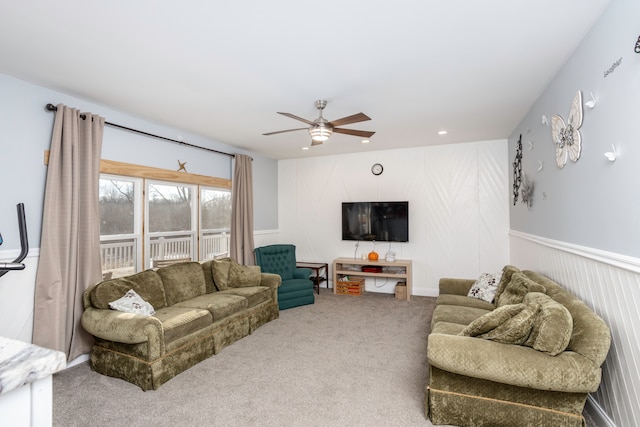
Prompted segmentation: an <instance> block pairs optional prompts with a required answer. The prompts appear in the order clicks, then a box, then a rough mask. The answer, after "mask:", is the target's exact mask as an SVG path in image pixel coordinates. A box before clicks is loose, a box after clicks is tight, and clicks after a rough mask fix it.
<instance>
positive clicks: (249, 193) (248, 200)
mask: <svg viewBox="0 0 640 427" xmlns="http://www.w3.org/2000/svg"><path fill="white" fill-rule="evenodd" d="M229 250H230V251H231V254H230V256H231V258H233V259H234V260H236V262H238V263H239V264H244V265H254V264H255V257H254V255H253V169H252V167H251V157H249V156H245V155H244V154H236V155H235V168H234V170H233V181H232V183H231V244H230V248H229Z"/></svg>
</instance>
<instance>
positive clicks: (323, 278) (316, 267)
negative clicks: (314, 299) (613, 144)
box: [296, 261, 329, 295]
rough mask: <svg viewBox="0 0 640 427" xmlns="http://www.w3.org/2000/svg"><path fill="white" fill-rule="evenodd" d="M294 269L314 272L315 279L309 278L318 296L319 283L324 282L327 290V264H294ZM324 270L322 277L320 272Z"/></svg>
mask: <svg viewBox="0 0 640 427" xmlns="http://www.w3.org/2000/svg"><path fill="white" fill-rule="evenodd" d="M296 267H300V268H310V269H311V270H313V271H315V273H316V277H310V279H311V280H312V281H313V287H314V288H316V292H317V293H318V295H320V283H321V282H324V281H326V282H327V289H328V288H329V264H327V263H322V262H305V261H300V262H296ZM323 269H324V275H321V274H320V273H321V271H322V270H323Z"/></svg>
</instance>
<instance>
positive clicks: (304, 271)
mask: <svg viewBox="0 0 640 427" xmlns="http://www.w3.org/2000/svg"><path fill="white" fill-rule="evenodd" d="M293 277H294V278H296V279H308V278H309V277H311V269H310V268H300V267H296V269H295V270H293Z"/></svg>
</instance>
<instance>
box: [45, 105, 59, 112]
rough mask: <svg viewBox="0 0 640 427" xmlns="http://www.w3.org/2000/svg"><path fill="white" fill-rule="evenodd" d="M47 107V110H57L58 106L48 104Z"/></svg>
mask: <svg viewBox="0 0 640 427" xmlns="http://www.w3.org/2000/svg"><path fill="white" fill-rule="evenodd" d="M46 109H47V111H57V110H58V107H56V106H55V105H53V104H47V106H46Z"/></svg>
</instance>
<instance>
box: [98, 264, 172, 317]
mask: <svg viewBox="0 0 640 427" xmlns="http://www.w3.org/2000/svg"><path fill="white" fill-rule="evenodd" d="M130 289H133V290H134V291H135V292H136V293H137V294H138V295H140V297H141V298H142V299H144V300H145V301H147V302H148V303H149V304H151V305H152V306H153V308H155V309H156V310H157V309H159V308H162V307H164V306H166V305H167V304H166V299H165V293H164V287H163V284H162V281H161V280H160V276H158V274H156V272H155V271H153V270H146V271H142V272H140V273H137V274H133V275H131V276H127V277H120V278H116V279H109V280H105V281H104V282H100V283H98V284H97V285H96V286H94V287H93V288H91V290H90V291H89V298H90V300H91V305H92V306H93V307H95V308H99V309H103V310H109V309H110V307H109V303H110V302H112V301H115V300H117V299H119V298H121V297H122V296H123V295H124V294H126V293H127V291H129V290H130Z"/></svg>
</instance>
